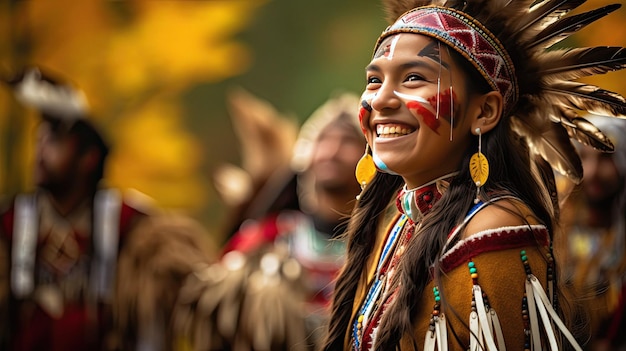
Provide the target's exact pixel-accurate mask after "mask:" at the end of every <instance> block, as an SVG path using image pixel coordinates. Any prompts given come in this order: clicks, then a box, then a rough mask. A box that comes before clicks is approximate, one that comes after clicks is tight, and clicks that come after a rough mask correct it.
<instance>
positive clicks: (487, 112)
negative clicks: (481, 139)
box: [472, 91, 503, 133]
mask: <svg viewBox="0 0 626 351" xmlns="http://www.w3.org/2000/svg"><path fill="white" fill-rule="evenodd" d="M502 108H503V100H502V94H500V92H497V91H490V92H488V93H487V94H485V95H483V96H481V105H480V109H481V114H480V116H479V117H478V118H476V120H475V121H474V122H473V123H472V131H474V130H476V128H480V130H481V133H486V132H488V131H490V130H492V129H493V128H494V127H495V126H496V125H498V122H500V118H502Z"/></svg>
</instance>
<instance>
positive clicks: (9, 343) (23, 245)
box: [0, 68, 206, 351]
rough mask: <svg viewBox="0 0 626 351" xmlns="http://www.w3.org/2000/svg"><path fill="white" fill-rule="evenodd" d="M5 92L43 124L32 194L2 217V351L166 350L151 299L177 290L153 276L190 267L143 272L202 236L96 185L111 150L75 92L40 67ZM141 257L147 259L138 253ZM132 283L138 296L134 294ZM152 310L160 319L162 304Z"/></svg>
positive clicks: (190, 255)
mask: <svg viewBox="0 0 626 351" xmlns="http://www.w3.org/2000/svg"><path fill="white" fill-rule="evenodd" d="M7 83H8V85H9V86H10V87H11V88H12V90H13V91H14V93H15V96H16V98H17V99H18V101H19V102H21V103H22V104H24V105H25V106H27V107H31V108H35V109H36V110H37V111H38V112H39V113H40V116H41V123H40V124H39V126H38V129H37V145H36V160H35V161H36V164H35V183H36V186H37V189H36V191H35V192H33V193H28V194H18V195H17V196H16V197H15V199H14V201H11V203H9V204H7V206H6V207H7V208H5V209H4V210H3V211H2V213H1V214H0V219H1V222H0V259H1V260H2V267H3V268H5V270H4V271H2V272H0V277H1V278H2V281H0V287H1V288H2V289H3V291H2V292H1V293H0V296H2V297H3V299H2V300H1V301H0V303H1V305H0V317H2V327H3V329H2V330H1V331H0V335H1V339H0V340H1V341H0V342H1V343H0V345H1V346H2V348H3V349H9V350H24V351H25V350H51V351H57V350H120V349H131V350H160V349H167V346H165V345H166V344H165V343H166V340H167V337H166V333H165V331H166V325H167V324H166V323H167V319H166V318H167V315H164V314H165V313H162V312H160V311H159V312H156V311H155V309H156V308H155V306H157V305H158V304H157V303H156V302H155V301H153V300H154V299H155V298H157V299H158V298H163V297H164V291H166V288H170V289H171V290H172V291H177V290H175V287H173V286H169V287H166V286H160V285H159V284H156V283H154V282H155V279H158V277H157V275H156V274H154V273H153V272H152V271H151V270H150V269H152V270H156V269H160V270H161V271H159V272H158V273H161V274H164V273H163V272H167V273H170V272H176V269H181V270H182V271H184V273H182V274H181V276H184V275H185V274H187V273H188V271H190V270H191V268H189V267H188V266H185V265H184V264H182V263H177V264H178V267H174V265H172V264H171V263H172V262H174V260H170V261H167V258H166V259H163V260H161V264H160V265H158V266H157V268H154V266H155V265H153V266H152V267H150V268H148V267H149V266H150V265H149V263H150V262H151V261H150V259H152V258H154V255H156V254H157V253H158V252H161V251H159V249H161V250H163V246H164V245H166V246H168V249H170V250H172V249H174V248H180V247H181V246H180V245H179V246H174V245H172V243H175V242H177V240H178V241H179V242H180V241H181V240H180V238H182V239H184V240H189V241H191V242H189V243H188V244H187V245H188V246H189V247H194V246H195V247H198V248H200V247H201V245H200V243H199V242H198V240H196V239H189V237H194V235H196V234H197V232H199V230H197V228H194V229H192V230H189V229H190V228H192V226H189V225H188V223H184V224H182V225H181V224H180V221H179V222H174V223H167V222H163V220H162V219H158V218H152V217H151V215H152V214H154V213H155V211H154V209H152V208H151V206H149V205H148V203H147V202H146V201H136V199H135V198H132V197H129V196H127V194H124V195H122V193H121V191H119V190H118V189H111V188H105V187H103V186H102V184H101V181H102V178H103V175H104V168H105V163H106V159H107V155H108V153H109V146H108V143H107V142H106V141H105V138H104V137H103V135H102V132H101V131H100V130H99V129H98V128H96V126H95V125H94V123H93V121H92V120H90V118H89V117H90V116H89V114H90V112H89V109H88V106H87V102H86V99H85V97H84V95H83V93H82V92H81V91H80V90H78V89H76V88H75V87H73V86H71V85H70V84H68V83H65V82H62V81H60V80H57V79H54V78H52V77H51V76H50V74H49V73H48V72H43V71H42V70H41V69H40V68H30V69H27V70H25V71H24V72H23V73H22V74H20V75H18V76H17V77H16V78H14V79H12V80H10V81H9V82H7ZM142 202H143V203H142ZM159 221H161V222H159ZM168 226H169V227H168ZM181 228H183V229H181ZM163 233H166V234H163ZM181 233H182V235H181ZM196 236H197V235H196ZM176 238H179V239H176ZM194 238H195V237H194ZM184 240H182V241H183V242H184ZM194 240H195V242H194ZM146 248H149V250H151V255H152V256H151V255H150V254H146V253H145V252H142V249H143V250H144V251H145V250H146ZM183 248H184V247H183ZM183 255H187V261H185V260H179V261H180V262H185V263H187V262H189V261H191V260H195V261H201V260H202V259H206V258H204V257H202V255H199V254H197V253H196V252H195V251H192V250H191V252H189V251H188V252H185V253H184V254H183ZM163 261H165V262H163ZM190 265H191V263H189V266H190ZM181 266H182V267H181ZM168 269H169V271H168ZM164 275H165V274H164ZM175 277H176V275H175V274H172V275H171V276H166V277H163V282H160V284H162V285H164V284H166V283H171V281H172V280H175ZM137 281H138V282H141V283H143V286H142V287H141V289H144V290H141V289H137V288H136V287H135V289H134V290H133V289H132V288H133V286H132V284H133V283H134V282H137ZM151 283H152V284H151ZM139 294H145V295H146V296H145V298H143V299H142V300H144V301H139V300H140V299H139V296H138V295H139ZM174 299H175V298H172V297H170V299H169V300H171V301H170V303H171V304H172V305H173V300H174ZM147 303H153V304H154V306H148V305H147ZM158 303H159V304H162V305H163V309H164V310H165V305H167V303H168V301H167V300H165V298H163V300H162V301H159V302H158ZM146 315H148V316H149V317H150V318H143V319H142V316H143V317H145V316H146Z"/></svg>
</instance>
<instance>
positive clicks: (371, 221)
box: [325, 50, 554, 350]
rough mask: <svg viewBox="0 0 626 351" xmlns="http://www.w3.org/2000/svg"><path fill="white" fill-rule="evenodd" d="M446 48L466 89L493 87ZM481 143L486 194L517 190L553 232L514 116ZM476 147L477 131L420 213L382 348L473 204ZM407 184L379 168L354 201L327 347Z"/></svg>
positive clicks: (346, 321) (409, 316)
mask: <svg viewBox="0 0 626 351" xmlns="http://www.w3.org/2000/svg"><path fill="white" fill-rule="evenodd" d="M449 52H450V53H451V54H452V57H453V59H454V60H455V62H456V63H457V64H459V65H461V67H462V68H463V69H464V72H466V74H467V75H468V77H467V80H466V81H467V84H468V87H467V88H468V91H470V92H474V93H476V94H484V93H486V92H488V91H489V90H490V89H489V87H488V86H487V83H486V82H485V80H484V78H482V76H480V75H479V74H478V72H477V71H476V70H475V69H473V68H472V67H471V66H469V63H467V61H466V60H464V59H463V58H461V57H460V56H459V55H458V54H455V53H454V52H453V51H452V50H449ZM482 143H483V144H482V152H483V154H484V155H485V156H486V157H487V159H488V160H489V163H490V173H489V180H488V181H487V183H486V184H485V185H484V186H483V187H482V190H481V198H483V199H488V198H489V197H493V196H498V195H512V196H515V197H517V198H519V199H520V200H521V201H523V202H524V203H525V204H526V205H527V206H528V207H529V208H530V209H531V210H532V211H533V213H534V215H535V216H536V217H537V219H538V221H540V222H541V223H543V224H544V225H546V226H547V228H548V230H549V232H552V229H553V221H554V218H553V213H554V211H553V208H551V202H550V201H549V196H548V194H547V191H546V189H545V187H544V185H543V183H541V182H540V181H538V178H537V177H536V176H535V175H534V174H533V171H532V169H531V160H530V156H529V152H528V149H527V147H526V146H525V144H524V142H523V140H521V139H520V138H519V137H518V136H517V135H516V134H514V133H513V132H512V130H511V127H510V118H509V117H508V116H503V117H502V119H501V120H500V122H499V123H498V125H497V126H496V127H495V128H494V129H493V130H491V131H490V132H489V133H486V134H484V135H483V136H482ZM477 148H478V138H475V139H474V140H473V141H472V145H471V147H470V148H468V149H467V150H465V151H464V153H465V155H464V158H463V161H462V162H461V164H460V165H459V167H458V170H459V172H460V173H459V174H458V175H457V176H455V177H454V179H453V180H452V181H451V183H450V185H449V188H448V190H447V191H446V192H445V193H444V194H443V196H442V198H441V199H440V200H439V201H438V202H437V203H436V204H435V205H434V206H433V208H432V210H431V211H430V212H429V213H428V214H427V215H426V216H425V218H424V219H423V220H422V226H421V228H420V229H419V233H416V234H415V235H414V236H413V239H412V240H411V241H410V242H409V244H408V246H407V250H406V251H405V253H404V255H403V259H402V260H401V261H400V264H399V266H398V269H397V273H396V274H395V276H394V279H393V281H392V286H396V287H398V290H397V294H396V297H395V300H394V303H392V304H390V305H389V307H388V309H387V310H386V312H385V314H384V315H383V317H382V320H381V322H380V324H379V327H378V331H377V343H376V345H375V346H376V348H377V349H382V350H393V349H395V348H396V347H398V345H399V342H400V339H401V338H402V336H403V335H404V334H405V333H407V332H409V331H411V330H412V328H413V322H414V320H413V318H414V316H416V315H417V314H418V309H419V306H418V301H420V298H421V295H422V293H423V292H424V288H425V287H426V285H427V284H428V282H429V281H430V280H431V279H432V277H431V274H430V271H429V268H430V267H431V266H433V265H434V266H435V269H436V270H437V269H438V262H439V258H440V255H441V251H442V249H443V246H444V244H445V241H446V240H447V234H448V233H449V232H450V231H451V230H452V228H453V227H454V226H456V225H457V224H459V223H460V222H461V221H462V220H463V218H464V217H465V216H466V214H467V213H468V211H469V210H470V208H471V207H472V205H473V199H474V196H475V194H476V187H475V185H474V183H473V181H472V180H471V177H470V173H469V167H468V164H469V159H470V157H471V155H472V154H473V153H474V152H476V150H477ZM403 184H404V182H403V180H402V178H400V177H399V176H393V175H389V174H383V173H377V175H376V177H375V178H374V179H373V181H372V182H371V183H370V184H369V185H368V186H367V188H366V189H365V191H364V192H363V194H362V195H361V198H360V200H359V202H358V203H357V205H356V208H355V210H354V212H353V216H352V218H351V220H350V224H349V226H348V231H347V234H346V235H347V240H348V252H347V263H346V265H345V266H344V269H343V270H342V272H341V273H340V275H339V277H338V280H337V282H336V287H335V296H334V301H333V307H332V315H331V319H330V325H329V333H328V337H327V340H326V344H325V350H339V349H342V348H343V345H344V341H345V338H346V332H348V328H349V326H350V325H351V321H352V317H353V316H352V312H353V303H354V297H355V294H356V290H357V287H358V284H359V282H360V281H364V278H365V277H364V275H366V274H367V272H366V271H365V270H364V269H363V267H365V266H366V264H367V260H368V258H369V257H370V256H371V255H372V254H373V246H374V243H375V242H376V235H377V230H378V229H379V228H378V227H379V224H380V222H381V220H382V219H383V214H384V211H385V209H386V208H387V206H389V204H391V203H392V202H393V201H394V200H395V197H396V195H397V192H398V191H399V189H400V188H401V186H402V185H403Z"/></svg>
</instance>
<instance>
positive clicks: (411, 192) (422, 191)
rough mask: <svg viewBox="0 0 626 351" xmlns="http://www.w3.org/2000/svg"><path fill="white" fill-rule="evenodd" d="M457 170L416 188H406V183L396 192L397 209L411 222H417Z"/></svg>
mask: <svg viewBox="0 0 626 351" xmlns="http://www.w3.org/2000/svg"><path fill="white" fill-rule="evenodd" d="M457 174H458V172H454V173H450V174H446V175H444V176H442V177H440V178H437V179H435V180H433V181H432V182H430V183H427V184H425V185H422V186H420V187H417V188H413V189H407V187H406V184H405V185H404V187H402V190H400V192H399V193H398V197H397V198H396V207H398V211H400V212H401V213H403V214H405V215H406V216H407V217H409V220H410V221H411V222H412V223H418V222H420V221H421V219H422V218H423V217H424V215H426V214H427V213H428V212H429V211H430V209H431V208H432V207H433V205H434V204H435V203H436V202H437V201H438V200H439V199H440V198H441V194H442V193H443V192H444V191H445V189H446V188H447V185H448V184H449V182H450V180H451V179H452V178H453V177H454V176H456V175H457Z"/></svg>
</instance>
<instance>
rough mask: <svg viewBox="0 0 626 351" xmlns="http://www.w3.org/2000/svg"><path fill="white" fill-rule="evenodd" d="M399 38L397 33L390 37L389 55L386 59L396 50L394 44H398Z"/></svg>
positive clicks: (391, 57)
mask: <svg viewBox="0 0 626 351" xmlns="http://www.w3.org/2000/svg"><path fill="white" fill-rule="evenodd" d="M399 39H400V36H399V35H396V36H395V37H393V39H391V45H390V47H389V55H388V56H387V60H392V59H393V54H394V52H395V51H396V44H398V40H399Z"/></svg>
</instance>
